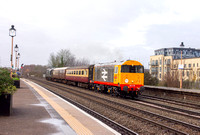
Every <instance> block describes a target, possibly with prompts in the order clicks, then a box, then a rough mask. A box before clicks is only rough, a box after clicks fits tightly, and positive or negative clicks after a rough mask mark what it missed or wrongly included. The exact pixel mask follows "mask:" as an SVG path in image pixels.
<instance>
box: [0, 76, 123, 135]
mask: <svg viewBox="0 0 200 135" xmlns="http://www.w3.org/2000/svg"><path fill="white" fill-rule="evenodd" d="M20 83H21V88H19V89H18V90H17V92H16V93H14V95H13V107H12V108H13V112H12V114H11V116H0V135H27V134H31V135H76V134H81V135H84V134H85V135H86V134H87V135H92V134H94V135H103V134H106V135H114V134H119V133H118V132H117V131H115V130H113V129H112V128H110V127H108V126H107V125H105V124H103V123H102V122H100V121H98V120H97V119H95V118H94V117H92V116H90V115H89V114H87V113H85V112H84V111H82V110H80V109H79V108H77V107H75V106H74V105H72V104H70V103H68V102H67V101H65V100H63V99H62V98H60V97H58V96H57V95H55V94H53V93H51V92H49V91H48V90H46V89H44V88H42V87H40V86H39V85H37V84H35V83H33V82H31V81H29V80H26V79H21V82H20Z"/></svg>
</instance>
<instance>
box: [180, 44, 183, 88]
mask: <svg viewBox="0 0 200 135" xmlns="http://www.w3.org/2000/svg"><path fill="white" fill-rule="evenodd" d="M180 47H181V48H183V47H184V44H183V42H181V44H180ZM182 53H183V52H182V49H181V65H182ZM182 68H183V66H182ZM182 68H180V89H182V84H183V78H182V74H183V71H182Z"/></svg>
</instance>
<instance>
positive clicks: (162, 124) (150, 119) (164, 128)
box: [35, 80, 200, 134]
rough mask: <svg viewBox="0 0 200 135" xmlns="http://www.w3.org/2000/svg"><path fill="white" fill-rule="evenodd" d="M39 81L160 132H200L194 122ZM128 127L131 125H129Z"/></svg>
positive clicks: (47, 86) (61, 93)
mask: <svg viewBox="0 0 200 135" xmlns="http://www.w3.org/2000/svg"><path fill="white" fill-rule="evenodd" d="M35 81H36V80H35ZM37 83H40V85H42V83H43V87H46V88H47V89H49V90H50V89H51V91H52V90H53V89H55V88H56V89H59V91H62V92H60V94H59V95H60V96H62V97H63V98H65V99H67V98H66V96H64V95H65V94H66V92H67V94H69V93H71V94H73V95H75V96H77V97H79V98H82V99H84V100H88V101H90V103H91V102H92V103H94V104H96V105H99V106H101V108H106V109H105V110H111V112H112V113H114V114H118V115H121V116H122V117H124V118H126V119H132V120H133V121H137V122H138V121H140V122H141V123H146V124H144V125H150V128H152V126H153V128H154V129H155V128H156V129H157V131H158V132H160V133H161V134H162V133H167V134H168V133H169V134H170V133H173V134H191V133H192V134H198V133H199V132H200V127H198V126H196V125H192V124H189V123H186V122H183V121H180V120H176V119H172V118H169V117H166V116H162V115H159V114H156V113H153V112H150V111H145V110H142V109H137V108H135V107H132V106H129V105H126V104H122V103H119V102H116V101H114V100H113V99H108V98H102V97H101V96H96V95H94V94H91V93H90V94H88V92H87V94H86V93H85V91H83V90H79V91H76V90H74V89H77V88H76V87H75V88H69V87H66V85H63V84H59V83H54V82H47V81H45V80H43V81H41V80H40V81H39V82H37ZM50 87H51V88H50ZM57 92H58V90H57V91H56V92H55V91H54V93H57ZM63 92H64V93H65V94H64V93H63ZM99 95H100V94H99ZM107 97H108V96H107ZM70 100H71V99H70ZM70 102H71V101H70ZM83 110H84V109H83ZM85 111H87V110H85ZM107 117H111V116H107ZM100 119H101V118H100ZM105 123H106V122H105ZM108 123H109V122H108ZM115 123H116V122H115ZM106 124H107V123H106ZM108 125H109V124H108ZM124 125H126V124H124ZM109 126H110V125H109ZM111 127H112V126H111ZM123 127H124V126H123ZM126 127H129V126H128V125H127V126H126ZM158 127H159V128H158ZM113 128H114V129H115V128H116V127H115V126H113ZM147 128H148V126H147ZM127 129H128V128H127ZM159 130H160V131H159ZM117 131H118V130H117ZM130 131H131V130H130ZM119 132H120V133H122V134H128V133H125V131H122V130H121V131H119ZM139 132H140V133H142V134H143V133H144V132H142V131H139ZM145 132H146V131H145ZM134 133H135V132H134ZM156 133H157V132H156ZM129 134H133V133H129Z"/></svg>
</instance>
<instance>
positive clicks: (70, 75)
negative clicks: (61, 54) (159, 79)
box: [46, 60, 144, 97]
mask: <svg viewBox="0 0 200 135" xmlns="http://www.w3.org/2000/svg"><path fill="white" fill-rule="evenodd" d="M46 79H47V80H51V81H58V82H62V83H66V84H73V85H76V86H80V87H87V88H89V89H92V90H96V91H101V92H104V93H111V94H113V95H120V96H131V97H137V96H138V95H139V93H141V92H142V91H143V90H144V67H143V65H142V64H141V63H140V62H138V61H134V60H127V61H125V62H111V63H101V64H95V65H89V66H81V67H63V68H54V69H47V72H46Z"/></svg>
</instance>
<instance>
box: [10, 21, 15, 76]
mask: <svg viewBox="0 0 200 135" xmlns="http://www.w3.org/2000/svg"><path fill="white" fill-rule="evenodd" d="M9 36H11V37H12V43H11V56H10V61H11V70H10V77H11V78H12V69H13V37H15V36H16V29H15V28H14V25H11V28H10V29H9Z"/></svg>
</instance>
